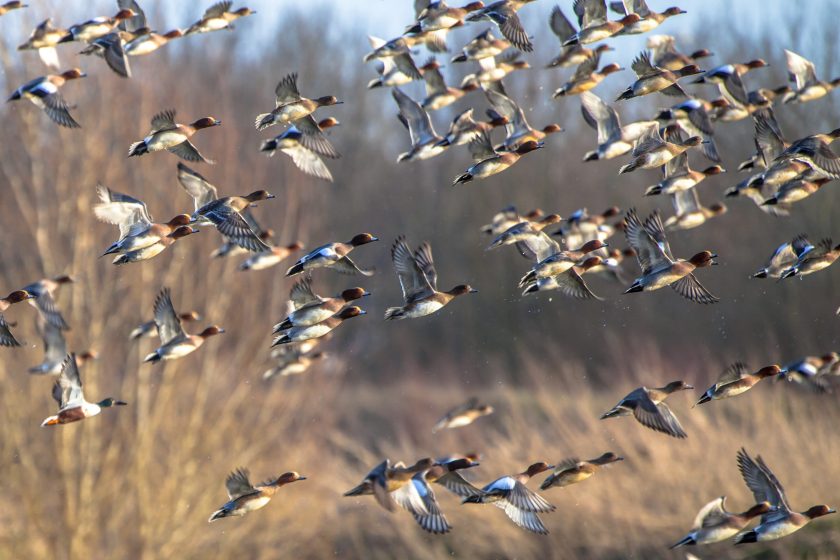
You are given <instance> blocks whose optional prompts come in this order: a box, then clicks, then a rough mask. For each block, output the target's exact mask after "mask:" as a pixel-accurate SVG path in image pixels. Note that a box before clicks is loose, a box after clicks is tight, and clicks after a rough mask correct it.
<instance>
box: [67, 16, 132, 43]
mask: <svg viewBox="0 0 840 560" xmlns="http://www.w3.org/2000/svg"><path fill="white" fill-rule="evenodd" d="M135 15H136V14H135V13H134V12H133V11H131V10H120V11H119V12H117V13H116V14H115V15H114V17H97V18H93V19H91V20H88V21H85V22H83V23H79V24H76V25H73V26H71V27H70V29H68V30H67V35H65V36H64V37H62V38H61V40H60V41H59V43H69V42H70V41H84V42H88V41H93V40H94V39H96V38H98V37H102V36H103V35H107V34H108V33H110V32H111V31H113V30H114V28H115V27H116V26H117V24H119V23H120V22H121V21H123V20H126V19H129V18H132V17H134V16H135Z"/></svg>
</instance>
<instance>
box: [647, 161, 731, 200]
mask: <svg viewBox="0 0 840 560" xmlns="http://www.w3.org/2000/svg"><path fill="white" fill-rule="evenodd" d="M682 155H685V152H683V154H682ZM671 161H674V160H671ZM683 161H685V162H686V163H685V165H684V167H683V168H682V169H681V170H680V171H679V172H678V173H677V174H676V175H671V176H670V177H667V178H665V179H663V180H662V181H660V182H658V183H657V184H655V185H652V186H650V187H648V188H647V189H645V196H655V195H658V194H674V193H677V192H683V191H688V190H691V189H693V188H694V187H696V186H697V185H699V184H700V183H701V182H702V181H703V180H704V179H706V178H707V177H711V176H713V175H719V174H721V173H726V170H725V169H724V168H723V167H721V166H720V165H712V166H710V167H707V168H706V169H704V170H703V171H694V170H692V169H691V168H689V167H688V160H687V159H684V160H683Z"/></svg>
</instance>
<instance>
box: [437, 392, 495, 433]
mask: <svg viewBox="0 0 840 560" xmlns="http://www.w3.org/2000/svg"><path fill="white" fill-rule="evenodd" d="M488 414H493V407H492V406H490V405H489V404H482V403H481V402H479V400H478V399H477V398H475V397H473V398H471V399H469V400H468V401H466V402H464V403H462V404H459V405H458V406H456V407H455V408H453V409H452V410H450V411H448V412H447V413H446V414H444V415H443V417H442V418H441V419H440V420H438V421H437V424H435V425H434V427H433V428H432V433H435V432H438V431H440V430H448V429H452V428H461V427H463V426H469V425H470V424H472V423H473V422H475V421H476V420H478V419H479V418H481V417H482V416H487V415H488Z"/></svg>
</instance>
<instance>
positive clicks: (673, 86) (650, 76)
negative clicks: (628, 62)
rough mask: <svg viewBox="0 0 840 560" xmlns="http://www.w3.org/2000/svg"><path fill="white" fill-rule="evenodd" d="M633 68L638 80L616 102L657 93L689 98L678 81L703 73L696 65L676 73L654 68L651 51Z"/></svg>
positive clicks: (637, 59)
mask: <svg viewBox="0 0 840 560" xmlns="http://www.w3.org/2000/svg"><path fill="white" fill-rule="evenodd" d="M632 68H633V72H635V73H636V78H637V79H636V81H635V82H633V84H631V85H630V86H629V87H628V88H627V89H626V90H624V91H623V92H622V93H621V95H619V96H618V97H617V98H616V101H621V100H623V99H632V98H634V97H641V96H642V95H649V94H651V93H656V92H660V93H664V94H665V95H675V96H684V97H687V96H688V94H687V93H686V92H685V90H683V88H682V87H681V86H680V84H679V83H678V82H677V80H679V79H680V78H684V77H686V76H693V75H695V74H699V73H700V72H702V70H700V67H699V66H697V65H696V64H690V65H688V66H684V67H683V68H680V69H679V70H677V71H676V72H672V71H670V70H666V69H664V68H659V67H658V66H654V64H653V62H651V60H650V51H642V53H641V54H639V55H638V56H637V57H636V59H635V60H633V65H632Z"/></svg>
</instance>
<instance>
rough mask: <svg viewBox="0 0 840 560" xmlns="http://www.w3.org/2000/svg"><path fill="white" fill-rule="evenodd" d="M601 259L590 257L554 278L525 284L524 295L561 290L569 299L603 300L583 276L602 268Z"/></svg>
mask: <svg viewBox="0 0 840 560" xmlns="http://www.w3.org/2000/svg"><path fill="white" fill-rule="evenodd" d="M603 262H604V261H603V259H602V258H601V257H598V256H595V257H589V258H587V259H585V260H584V261H583V262H582V263H580V264H579V265H578V264H573V265H572V266H571V267H570V268H569V269H568V270H565V271H563V272H561V273H559V274H555V275H553V276H548V277H542V278H537V279H536V280H535V281H534V282H532V283H530V284H525V286H524V288H525V289H524V290H523V291H522V295H523V296H526V295H528V294H533V293H536V292H545V291H549V290H560V292H561V293H562V294H563V295H565V296H568V297H573V298H576V299H595V300H599V301H600V300H601V298H600V297H598V296H597V295H595V293H594V292H593V291H592V290H591V289H590V288H589V286H587V285H586V282H585V281H584V280H583V278H582V276H583V275H584V274H586V273H587V272H589V271H590V270H591V269H593V268H595V267H598V266H601V265H602V264H603Z"/></svg>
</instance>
